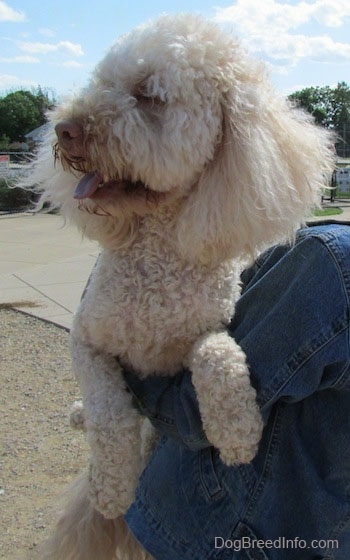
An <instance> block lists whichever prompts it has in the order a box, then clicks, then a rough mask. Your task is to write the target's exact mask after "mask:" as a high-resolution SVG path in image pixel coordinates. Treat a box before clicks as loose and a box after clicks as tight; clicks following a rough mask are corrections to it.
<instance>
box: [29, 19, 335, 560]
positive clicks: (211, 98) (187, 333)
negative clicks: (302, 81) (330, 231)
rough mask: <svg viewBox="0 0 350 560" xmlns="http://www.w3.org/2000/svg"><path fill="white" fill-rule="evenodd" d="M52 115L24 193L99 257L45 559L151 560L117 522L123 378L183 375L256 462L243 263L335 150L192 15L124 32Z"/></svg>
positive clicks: (127, 417) (257, 426) (128, 413)
mask: <svg viewBox="0 0 350 560" xmlns="http://www.w3.org/2000/svg"><path fill="white" fill-rule="evenodd" d="M51 122H52V125H53V126H52V128H53V129H54V128H55V130H56V134H57V138H56V137H55V138H54V135H52V137H51V138H50V139H48V141H47V143H46V145H45V146H44V147H43V148H42V149H41V152H40V153H39V155H38V159H37V162H36V164H35V165H34V169H33V171H32V174H31V176H30V178H29V179H28V182H29V183H31V184H33V182H35V184H37V185H39V188H40V189H41V190H42V191H43V194H42V202H43V203H44V202H45V203H47V202H49V203H50V204H51V206H54V207H57V208H60V210H61V212H62V214H63V215H64V216H65V217H67V218H68V219H69V220H71V221H73V222H74V223H75V224H76V225H77V226H78V228H79V229H80V230H81V231H82V232H83V233H84V235H86V236H88V237H89V238H92V239H97V240H98V241H99V242H100V243H101V245H102V247H103V250H102V253H101V255H100V257H99V259H98V263H97V265H96V267H95V269H94V271H93V273H92V277H91V281H90V284H89V287H88V289H87V292H86V295H85V297H84V298H83V301H82V303H81V305H80V307H79V309H78V312H77V314H76V316H75V320H74V325H73V328H72V332H71V348H72V356H73V367H74V371H75V374H76V377H77V379H78V382H79V385H80V388H81V392H82V397H83V403H84V409H83V410H81V411H76V412H75V415H74V421H75V422H76V423H78V424H79V423H83V424H84V428H85V429H86V431H87V436H88V440H89V443H90V446H91V457H90V466H89V472H88V474H85V475H83V476H82V477H81V478H80V479H79V480H78V481H77V482H76V484H75V486H74V488H73V490H72V495H71V499H70V501H69V503H68V506H67V509H66V511H65V512H64V514H63V516H62V518H61V519H60V521H59V523H58V527H57V530H56V533H55V535H54V536H53V537H52V539H51V540H50V541H49V542H48V543H46V545H45V549H44V553H43V557H44V558H49V559H50V560H54V559H56V560H57V559H59V560H106V559H111V558H127V559H132V560H137V559H141V558H150V556H149V555H148V553H147V552H145V551H143V550H142V548H141V547H140V545H138V543H136V541H135V539H134V538H133V537H132V535H130V534H129V533H128V529H127V527H126V526H125V524H124V523H123V517H122V515H123V513H124V512H125V511H126V509H127V508H128V506H129V505H130V504H131V502H132V501H133V497H134V492H135V487H136V485H137V481H138V478H139V475H140V472H141V470H142V468H143V465H144V461H145V460H147V458H146V459H145V454H147V453H146V451H145V448H147V447H148V446H149V441H148V438H149V437H150V430H149V429H148V428H147V426H146V425H144V419H143V418H142V417H141V415H140V414H139V412H137V411H136V410H135V409H134V408H133V406H132V402H131V396H130V393H129V392H127V390H126V387H125V384H124V381H123V376H122V368H128V369H131V370H133V371H135V372H137V373H138V374H139V375H140V376H141V377H145V376H147V375H150V374H161V375H175V374H176V373H177V372H178V371H179V370H181V369H182V368H183V367H184V366H187V367H189V368H190V369H191V371H192V372H193V383H194V386H195V389H196V391H197V395H198V400H199V405H200V412H201V415H202V419H203V425H204V429H205V431H206V434H207V437H208V439H209V441H210V442H211V443H212V444H213V445H214V446H215V447H217V448H218V449H219V450H220V453H221V458H222V460H223V461H224V462H225V463H227V464H230V465H231V464H236V463H242V462H249V461H250V460H252V458H253V457H254V455H255V453H256V450H257V446H258V443H259V440H260V437H261V432H262V428H263V425H262V420H261V418H260V414H259V410H258V407H257V404H256V400H255V391H254V389H253V387H252V386H251V384H250V377H249V370H248V367H247V364H246V360H245V356H244V354H243V352H242V350H241V349H240V348H239V346H238V345H237V344H236V343H235V341H234V340H232V338H230V337H229V336H228V335H227V334H226V332H225V326H226V325H227V323H228V322H229V320H230V318H231V316H232V314H233V311H234V306H235V301H236V300H237V298H238V296H239V271H240V266H241V265H240V262H241V259H242V257H246V256H247V255H249V256H252V255H254V254H255V253H256V251H257V250H259V249H261V248H263V247H264V246H266V245H267V244H269V243H272V242H275V241H283V240H286V239H292V238H293V234H294V231H295V229H296V228H297V227H298V226H299V225H300V223H302V222H303V220H304V218H305V216H307V215H308V212H309V210H310V208H311V207H313V206H314V205H316V204H317V203H318V200H319V196H320V194H319V192H320V188H321V186H322V184H323V183H324V181H325V180H326V177H327V174H328V173H329V172H330V171H331V169H332V149H331V141H330V138H329V136H328V134H327V133H326V132H324V131H323V130H318V129H317V128H316V127H314V125H313V124H312V123H311V122H310V120H309V118H308V117H306V116H305V115H304V114H301V113H299V112H297V111H296V110H293V109H291V108H290V107H289V106H288V105H287V103H286V102H285V101H284V100H282V99H280V98H278V97H277V96H276V95H275V93H274V91H273V89H272V88H271V86H270V85H269V83H268V80H267V78H266V76H265V72H264V69H263V68H262V65H261V64H260V63H258V62H254V61H252V60H251V59H250V58H249V57H248V56H247V54H246V53H245V52H244V50H243V49H242V48H241V46H240V45H239V44H238V43H237V41H236V40H235V39H234V38H232V37H231V36H230V35H227V34H224V33H223V31H222V30H221V29H219V28H218V27H216V26H215V25H214V24H212V23H210V22H208V21H205V20H203V19H201V18H199V17H197V16H190V15H188V14H186V15H179V16H175V17H174V16H163V17H161V18H160V19H159V20H157V21H156V22H153V23H148V24H146V25H144V26H141V27H139V28H137V29H136V30H135V31H133V32H131V33H129V34H127V35H125V36H123V37H122V38H121V39H120V40H119V41H117V43H116V44H115V45H114V46H113V47H112V49H111V50H110V51H109V52H108V54H107V55H106V56H105V58H104V59H103V60H102V62H101V63H100V64H99V65H98V66H97V68H96V69H95V71H94V73H93V75H92V78H91V81H90V83H89V84H88V86H87V87H86V88H85V89H84V90H83V91H82V92H81V93H80V94H79V95H78V96H77V97H75V98H73V99H72V100H70V101H69V102H67V103H66V104H63V105H62V106H60V107H59V108H57V109H56V110H55V111H54V112H53V114H52V115H51ZM53 147H54V150H52V148H53ZM147 422H148V421H147ZM146 428H147V429H146ZM203 560H204V559H203Z"/></svg>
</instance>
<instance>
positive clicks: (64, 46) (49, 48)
mask: <svg viewBox="0 0 350 560" xmlns="http://www.w3.org/2000/svg"><path fill="white" fill-rule="evenodd" d="M19 48H20V49H21V50H22V51H24V52H27V53H30V54H48V53H50V52H57V51H60V50H64V51H68V52H69V53H70V54H71V55H73V56H83V55H84V51H83V49H82V47H81V45H79V44H78V43H71V42H70V41H60V42H59V43H56V44H54V43H40V42H22V43H20V44H19Z"/></svg>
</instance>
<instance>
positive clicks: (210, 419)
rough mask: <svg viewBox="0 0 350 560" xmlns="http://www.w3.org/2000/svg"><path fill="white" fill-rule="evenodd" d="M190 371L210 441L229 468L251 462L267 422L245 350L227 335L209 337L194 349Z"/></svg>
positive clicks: (209, 335)
mask: <svg viewBox="0 0 350 560" xmlns="http://www.w3.org/2000/svg"><path fill="white" fill-rule="evenodd" d="M190 368H191V370H192V374H193V376H192V380H193V384H194V386H195V389H196V393H197V396H198V401H199V408H200V412H201V417H202V421H203V427H204V430H205V433H206V435H207V438H208V440H209V441H210V443H211V444H212V445H213V446H214V447H216V448H218V449H219V451H220V456H221V459H222V460H223V461H224V463H226V464H227V465H234V464H239V463H248V462H250V461H251V460H252V459H253V458H254V456H255V454H256V452H257V449H258V444H259V441H260V438H261V434H262V429H263V422H262V418H261V415H260V412H259V408H258V405H257V403H256V392H255V389H254V388H253V387H252V385H251V383H250V374H249V369H248V366H247V364H246V357H245V354H244V352H243V350H242V349H241V348H240V346H239V345H238V344H237V343H236V342H235V340H234V339H233V338H231V337H230V336H229V335H228V334H227V333H226V332H222V333H211V334H207V335H205V336H204V337H202V338H201V339H200V340H199V341H197V343H196V344H195V345H194V348H193V350H192V353H191V357H190Z"/></svg>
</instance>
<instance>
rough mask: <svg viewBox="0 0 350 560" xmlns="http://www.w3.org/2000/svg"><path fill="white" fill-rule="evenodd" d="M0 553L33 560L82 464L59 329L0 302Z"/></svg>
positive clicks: (11, 559)
mask: <svg viewBox="0 0 350 560" xmlns="http://www.w3.org/2000/svg"><path fill="white" fill-rule="evenodd" d="M0 324H1V327H0V386H1V393H0V418H1V428H0V524H1V525H0V558H4V559H6V560H33V559H34V558H37V553H36V551H37V545H38V544H39V543H40V542H42V541H43V540H44V538H45V536H46V535H47V534H48V532H49V531H50V528H51V527H52V526H53V523H54V520H55V518H56V516H57V510H58V504H59V499H58V498H59V495H60V493H61V492H62V490H63V489H64V488H65V486H66V485H67V484H68V483H69V482H71V481H72V480H73V479H74V477H75V476H76V475H77V474H78V472H80V470H81V469H82V468H83V466H84V465H85V463H86V460H87V456H88V451H87V446H86V443H85V439H84V435H83V434H82V433H80V432H77V431H75V430H72V429H71V427H70V426H69V411H70V407H71V405H72V403H73V402H74V401H75V400H77V399H78V398H79V393H78V388H77V385H76V383H75V382H74V380H73V375H72V373H71V366H70V357H69V350H68V334H67V332H66V331H65V330H63V329H61V328H59V327H56V326H54V325H52V324H49V323H46V322H44V321H41V320H39V319H36V318H33V317H29V316H27V315H24V314H22V313H20V312H16V311H14V310H8V309H0Z"/></svg>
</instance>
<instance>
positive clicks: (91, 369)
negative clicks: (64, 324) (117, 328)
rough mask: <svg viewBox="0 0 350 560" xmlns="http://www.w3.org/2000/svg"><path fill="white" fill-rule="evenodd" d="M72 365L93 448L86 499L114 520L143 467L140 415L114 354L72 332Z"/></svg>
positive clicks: (126, 503) (126, 504) (131, 496)
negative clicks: (91, 344)
mask: <svg viewBox="0 0 350 560" xmlns="http://www.w3.org/2000/svg"><path fill="white" fill-rule="evenodd" d="M71 350H72V358H73V369H74V372H75V375H76V377H77V380H78V383H79V386H80V389H81V392H82V398H83V405H84V411H83V416H84V427H85V429H86V431H87V437H88V441H89V444H90V447H91V457H90V473H89V477H90V497H91V500H92V502H93V504H94V506H95V507H96V509H97V510H98V511H100V512H101V513H102V514H103V515H104V516H105V517H107V518H110V519H113V518H115V517H117V516H118V515H120V514H123V513H125V511H126V510H127V508H128V507H129V506H130V505H131V503H132V501H133V499H134V493H135V488H136V485H137V481H138V478H139V475H140V471H141V457H140V448H141V436H140V428H141V422H142V417H141V416H140V414H139V413H138V412H137V410H135V408H134V407H133V406H132V397H131V395H130V394H129V393H128V392H127V390H126V387H125V384H124V380H123V377H122V374H121V366H120V365H119V363H118V361H117V360H116V358H114V357H112V356H108V355H105V354H102V353H100V352H98V351H97V350H95V349H93V348H92V347H91V346H89V345H88V344H86V343H83V342H82V341H80V340H79V339H78V338H77V337H76V336H74V334H72V336H71Z"/></svg>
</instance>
